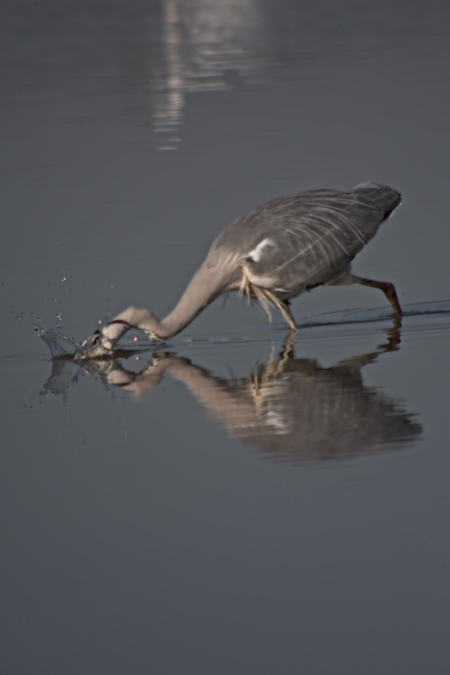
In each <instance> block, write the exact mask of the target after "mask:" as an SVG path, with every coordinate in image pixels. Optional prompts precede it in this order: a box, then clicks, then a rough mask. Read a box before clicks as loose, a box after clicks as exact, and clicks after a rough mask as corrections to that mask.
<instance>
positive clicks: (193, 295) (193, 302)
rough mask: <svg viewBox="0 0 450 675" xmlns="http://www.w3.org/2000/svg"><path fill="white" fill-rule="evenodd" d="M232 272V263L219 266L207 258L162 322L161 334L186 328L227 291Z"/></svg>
mask: <svg viewBox="0 0 450 675" xmlns="http://www.w3.org/2000/svg"><path fill="white" fill-rule="evenodd" d="M231 273H232V268H231V266H230V265H221V266H220V267H219V268H218V266H217V265H212V264H211V263H210V262H209V261H208V260H205V262H204V263H203V265H202V266H201V267H200V269H199V270H198V271H197V272H196V273H195V274H194V276H193V278H192V280H191V281H190V283H189V285H188V287H187V288H186V290H185V291H184V293H183V295H182V296H181V298H180V300H179V302H178V304H177V305H176V307H174V309H173V310H172V311H171V312H170V314H168V315H167V316H166V318H165V319H163V320H162V321H161V322H160V327H161V334H160V336H161V337H164V338H166V337H172V336H173V335H176V334H177V333H179V332H180V331H182V330H183V328H186V326H187V325H189V324H190V323H191V321H193V320H194V319H195V317H196V316H197V315H198V314H200V312H201V311H202V310H204V309H205V307H207V306H208V305H209V304H210V303H211V302H213V300H215V299H216V298H217V297H218V296H219V295H221V294H222V293H223V292H224V291H225V289H226V286H227V282H228V279H229V278H230V274H231Z"/></svg>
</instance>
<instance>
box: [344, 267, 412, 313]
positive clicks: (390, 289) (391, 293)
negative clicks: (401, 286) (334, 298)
mask: <svg viewBox="0 0 450 675" xmlns="http://www.w3.org/2000/svg"><path fill="white" fill-rule="evenodd" d="M352 278H353V280H354V283H355V284H361V286H371V287H372V288H379V289H380V291H383V293H384V294H385V296H386V297H387V299H388V300H389V302H390V303H391V305H392V309H393V310H394V314H395V315H396V316H401V315H402V314H403V312H402V308H401V307H400V303H399V301H398V298H397V293H396V291H395V286H394V284H391V283H390V282H389V281H374V280H373V279H362V278H361V277H355V276H353V275H352Z"/></svg>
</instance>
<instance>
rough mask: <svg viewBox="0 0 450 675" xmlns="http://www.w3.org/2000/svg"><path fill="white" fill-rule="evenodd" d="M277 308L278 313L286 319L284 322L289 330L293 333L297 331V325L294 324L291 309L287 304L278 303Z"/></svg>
mask: <svg viewBox="0 0 450 675" xmlns="http://www.w3.org/2000/svg"><path fill="white" fill-rule="evenodd" d="M277 306H278V309H279V310H280V312H281V313H282V315H283V316H284V318H285V319H286V321H287V323H288V325H289V328H290V329H291V330H293V331H296V330H297V324H296V323H295V319H294V317H293V316H292V312H291V308H290V307H289V305H288V303H287V302H280V304H279V305H277Z"/></svg>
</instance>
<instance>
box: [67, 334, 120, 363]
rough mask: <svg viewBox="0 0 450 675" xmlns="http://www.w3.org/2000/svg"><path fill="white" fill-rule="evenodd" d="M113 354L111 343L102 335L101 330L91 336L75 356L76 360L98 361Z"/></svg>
mask: <svg viewBox="0 0 450 675" xmlns="http://www.w3.org/2000/svg"><path fill="white" fill-rule="evenodd" d="M112 353H113V349H112V345H111V343H110V341H109V340H108V339H107V338H105V337H104V336H103V335H102V332H101V330H96V331H95V333H92V335H89V337H88V338H87V340H85V341H84V342H83V343H82V344H81V348H80V349H79V351H78V352H77V353H76V354H75V355H74V358H75V359H98V358H101V357H105V356H111V354H112Z"/></svg>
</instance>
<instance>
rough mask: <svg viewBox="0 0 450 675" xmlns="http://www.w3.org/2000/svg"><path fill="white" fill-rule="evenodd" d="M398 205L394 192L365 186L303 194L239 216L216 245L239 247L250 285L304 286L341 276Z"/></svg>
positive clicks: (273, 202) (264, 205) (292, 288)
mask: <svg viewBox="0 0 450 675" xmlns="http://www.w3.org/2000/svg"><path fill="white" fill-rule="evenodd" d="M398 203H399V195H398V193H397V192H395V191H394V190H391V188H386V187H385V186H378V185H376V184H370V183H369V184H364V185H362V186H358V187H357V188H355V190H354V191H352V192H335V191H331V190H319V191H314V192H304V193H302V194H299V195H294V196H292V197H285V198H281V199H276V200H273V201H271V202H268V203H267V204H263V205H262V206H260V207H258V208H256V209H254V210H253V211H250V212H249V213H247V214H245V215H244V216H243V217H242V218H240V219H239V220H238V221H236V222H235V223H232V224H231V225H230V226H228V228H226V229H225V230H224V232H223V234H222V243H224V244H226V245H227V246H229V247H233V248H234V249H236V250H237V247H239V246H240V247H242V248H243V252H244V251H245V256H244V257H245V262H244V264H245V265H246V267H247V269H248V272H249V275H250V278H251V280H252V281H253V282H254V283H257V284H259V285H261V286H263V287H268V288H269V287H270V288H272V289H278V290H280V291H282V290H285V291H287V292H290V291H292V290H294V289H300V287H302V286H303V287H304V288H308V287H311V286H315V285H318V284H322V283H326V282H329V281H331V280H332V279H334V278H337V277H338V276H339V275H340V274H342V273H343V272H344V271H345V270H346V268H348V266H349V264H350V262H351V260H352V259H353V258H354V257H355V255H356V254H357V253H358V252H359V251H360V250H361V249H362V248H363V246H364V245H365V244H366V243H367V242H368V241H369V240H370V239H372V237H373V236H374V235H375V233H376V231H377V230H378V228H379V226H380V224H381V223H382V221H383V220H384V218H385V217H387V215H389V213H390V212H391V211H392V210H393V209H394V208H395V206H397V204H398ZM219 240H220V237H219V238H218V240H217V242H218V243H219V245H220V242H219ZM242 248H241V250H242Z"/></svg>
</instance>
